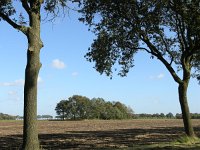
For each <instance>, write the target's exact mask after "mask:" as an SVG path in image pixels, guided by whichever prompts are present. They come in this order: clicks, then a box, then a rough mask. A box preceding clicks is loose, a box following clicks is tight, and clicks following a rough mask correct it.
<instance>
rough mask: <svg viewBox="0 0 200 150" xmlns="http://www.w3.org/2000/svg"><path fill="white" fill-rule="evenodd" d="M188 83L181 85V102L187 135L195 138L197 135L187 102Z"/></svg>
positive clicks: (179, 89) (179, 91)
mask: <svg viewBox="0 0 200 150" xmlns="http://www.w3.org/2000/svg"><path fill="white" fill-rule="evenodd" d="M188 83H189V81H183V83H182V84H179V87H178V93H179V102H180V105H181V111H182V117H183V124H184V129H185V133H186V135H187V136H188V137H195V133H194V129H193V126H192V121H191V117H190V110H189V106H188V101H187V89H188Z"/></svg>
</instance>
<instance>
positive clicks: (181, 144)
mask: <svg viewBox="0 0 200 150" xmlns="http://www.w3.org/2000/svg"><path fill="white" fill-rule="evenodd" d="M182 149H185V150H198V149H200V138H198V137H193V138H191V137H188V136H181V137H179V138H178V139H176V140H175V141H173V142H169V143H159V144H151V145H133V146H132V148H127V149H126V150H182Z"/></svg>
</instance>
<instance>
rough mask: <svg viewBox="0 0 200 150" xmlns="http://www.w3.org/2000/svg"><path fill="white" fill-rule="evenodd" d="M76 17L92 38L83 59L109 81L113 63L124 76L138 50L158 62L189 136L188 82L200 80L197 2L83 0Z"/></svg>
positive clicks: (199, 13)
mask: <svg viewBox="0 0 200 150" xmlns="http://www.w3.org/2000/svg"><path fill="white" fill-rule="evenodd" d="M80 13H82V17H81V18H80V21H82V22H84V23H85V24H87V25H88V26H89V29H90V30H92V31H93V32H94V33H95V35H96V36H97V38H96V39H95V40H94V41H93V43H92V45H91V47H90V48H89V51H88V53H87V54H86V58H87V60H88V61H90V62H95V69H96V70H97V71H99V72H100V73H101V74H102V73H105V74H106V75H108V76H112V73H113V70H114V69H116V68H114V69H113V66H116V65H115V64H116V63H117V64H119V66H121V70H120V71H119V75H121V76H125V75H126V74H127V73H128V72H129V69H130V68H132V67H133V66H134V55H135V54H136V53H138V52H140V51H146V52H147V53H149V54H150V56H151V58H156V59H158V60H159V61H160V62H162V64H163V65H164V67H165V68H166V69H167V70H168V71H169V73H170V74H171V76H172V78H173V79H174V81H175V82H176V83H177V84H178V94H179V102H180V106H181V110H182V116H183V123H184V128H185V133H186V134H187V135H188V136H190V137H194V136H195V133H194V130H193V127H192V122H191V119H190V111H189V106H188V100H187V89H188V84H189V81H190V78H191V77H195V78H197V79H200V74H199V72H200V2H199V0H123V1H122V0H98V1H94V0H84V1H83V2H82V5H81V10H80ZM178 71H179V72H182V73H181V75H180V73H177V72H178Z"/></svg>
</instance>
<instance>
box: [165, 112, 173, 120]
mask: <svg viewBox="0 0 200 150" xmlns="http://www.w3.org/2000/svg"><path fill="white" fill-rule="evenodd" d="M166 117H167V118H170V119H172V118H174V115H173V114H172V113H171V112H169V113H168V114H166Z"/></svg>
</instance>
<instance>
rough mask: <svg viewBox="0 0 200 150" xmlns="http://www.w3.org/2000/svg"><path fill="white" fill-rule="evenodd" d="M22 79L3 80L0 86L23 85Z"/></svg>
mask: <svg viewBox="0 0 200 150" xmlns="http://www.w3.org/2000/svg"><path fill="white" fill-rule="evenodd" d="M23 85H24V79H19V80H15V81H13V82H3V83H0V86H23Z"/></svg>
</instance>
